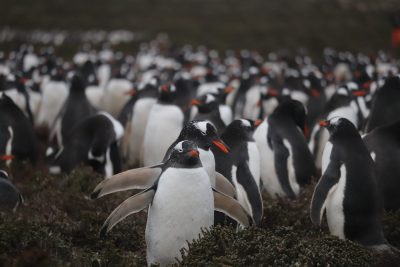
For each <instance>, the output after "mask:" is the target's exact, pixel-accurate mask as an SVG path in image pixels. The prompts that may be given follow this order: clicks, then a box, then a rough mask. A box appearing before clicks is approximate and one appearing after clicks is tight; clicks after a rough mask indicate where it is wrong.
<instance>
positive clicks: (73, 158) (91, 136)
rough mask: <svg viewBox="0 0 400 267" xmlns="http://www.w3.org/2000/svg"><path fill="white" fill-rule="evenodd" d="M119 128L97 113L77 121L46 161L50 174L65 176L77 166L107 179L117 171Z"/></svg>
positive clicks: (119, 168) (103, 113)
mask: <svg viewBox="0 0 400 267" xmlns="http://www.w3.org/2000/svg"><path fill="white" fill-rule="evenodd" d="M123 131H124V129H123V127H122V125H121V124H120V123H119V122H118V121H117V120H115V119H114V118H113V117H112V116H111V115H110V114H108V113H106V112H99V113H98V114H96V115H92V116H90V117H88V118H86V119H84V120H81V121H80V122H78V123H77V124H76V125H75V126H74V127H73V128H72V129H71V131H70V133H69V135H68V136H67V138H66V139H65V141H64V145H63V147H61V149H60V150H59V151H58V152H57V153H56V154H55V155H54V157H53V159H50V161H51V162H50V172H52V173H55V174H57V173H60V172H66V173H69V172H70V171H72V169H73V168H75V167H77V166H78V165H79V164H86V165H89V166H92V167H93V169H94V171H96V172H98V173H101V174H103V175H105V176H106V177H109V176H111V175H113V174H115V173H118V172H120V171H121V163H120V158H119V148H118V144H117V141H118V140H119V139H120V138H121V137H122V135H123Z"/></svg>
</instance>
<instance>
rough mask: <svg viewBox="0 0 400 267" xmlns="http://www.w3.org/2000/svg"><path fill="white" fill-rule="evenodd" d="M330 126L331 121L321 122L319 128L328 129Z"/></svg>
mask: <svg viewBox="0 0 400 267" xmlns="http://www.w3.org/2000/svg"><path fill="white" fill-rule="evenodd" d="M328 125H329V121H320V122H319V126H321V127H326V126H328Z"/></svg>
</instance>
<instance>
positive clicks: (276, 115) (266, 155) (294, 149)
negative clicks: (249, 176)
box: [254, 100, 316, 199]
mask: <svg viewBox="0 0 400 267" xmlns="http://www.w3.org/2000/svg"><path fill="white" fill-rule="evenodd" d="M305 135H307V128H306V111H305V108H304V106H303V104H302V103H300V102H299V101H296V100H286V101H283V102H282V103H280V104H279V106H278V107H277V108H276V109H275V110H274V112H273V113H272V114H271V116H269V117H268V118H266V119H265V120H264V122H263V123H262V124H261V125H260V126H259V127H258V128H257V129H256V131H255V132H254V139H255V140H256V143H257V147H258V150H259V151H260V159H261V178H262V181H263V184H264V186H265V188H266V190H267V192H268V193H269V194H270V195H271V196H272V197H276V196H277V195H278V196H287V197H289V198H291V199H295V198H296V196H297V195H298V194H299V192H300V187H301V186H303V185H305V184H308V183H309V182H310V181H311V178H312V177H313V176H314V175H315V172H316V170H315V165H314V160H313V157H312V155H311V152H310V150H309V149H308V146H307V141H306V138H305Z"/></svg>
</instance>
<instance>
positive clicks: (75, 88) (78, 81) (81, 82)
mask: <svg viewBox="0 0 400 267" xmlns="http://www.w3.org/2000/svg"><path fill="white" fill-rule="evenodd" d="M85 88H86V82H85V79H84V78H83V76H82V75H80V74H78V73H75V74H74V75H73V76H72V79H71V87H70V90H71V91H72V92H84V91H85Z"/></svg>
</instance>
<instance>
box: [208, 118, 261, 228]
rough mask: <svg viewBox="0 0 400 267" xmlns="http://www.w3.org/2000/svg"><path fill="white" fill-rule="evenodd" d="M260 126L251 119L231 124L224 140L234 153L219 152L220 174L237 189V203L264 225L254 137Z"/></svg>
mask: <svg viewBox="0 0 400 267" xmlns="http://www.w3.org/2000/svg"><path fill="white" fill-rule="evenodd" d="M257 124H258V122H257ZM255 127H256V125H255V122H253V121H251V120H245V119H239V120H234V121H233V122H232V123H230V124H229V125H228V126H227V127H226V129H225V131H224V133H223V134H222V135H221V139H222V140H223V141H224V142H225V143H226V144H227V145H228V146H229V148H230V153H229V154H222V153H219V152H215V157H216V166H217V168H216V169H217V171H219V172H221V174H222V175H224V176H225V177H227V178H228V179H230V181H232V184H233V185H234V186H235V188H236V192H237V200H238V201H239V203H240V204H241V205H242V206H243V207H244V208H245V209H246V211H247V212H248V213H249V214H250V216H252V218H253V220H254V222H255V224H256V225H260V224H261V220H262V217H263V202H262V196H261V188H260V154H259V151H258V148H257V145H256V143H255V141H254V138H253V132H254V129H255Z"/></svg>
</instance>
